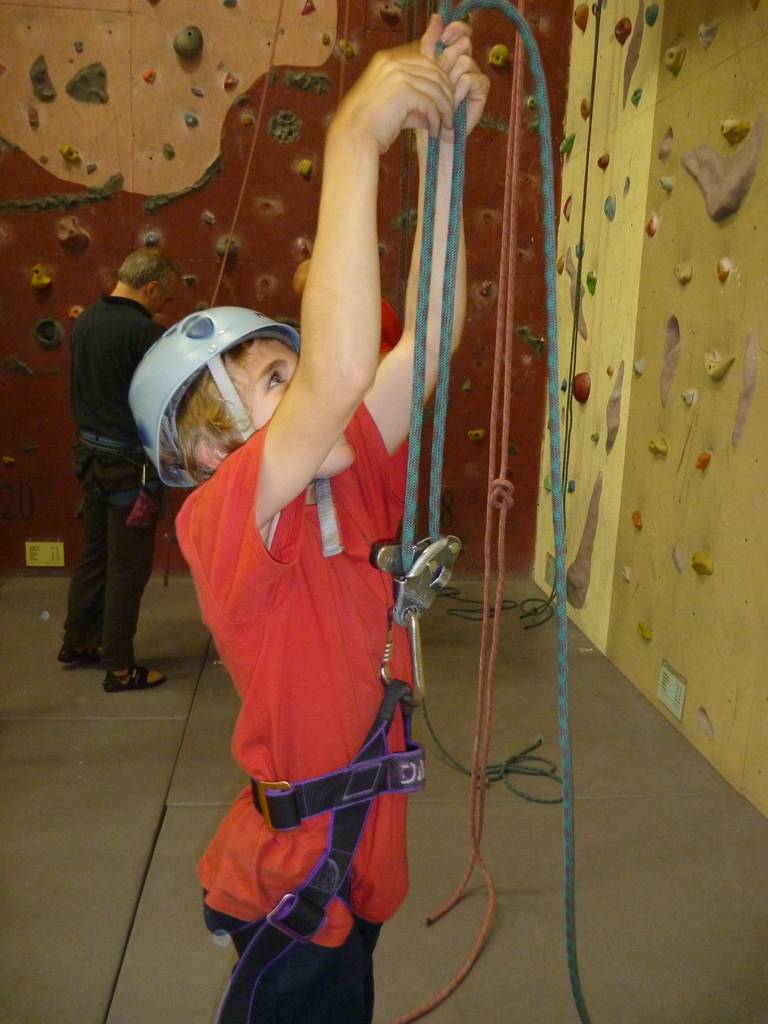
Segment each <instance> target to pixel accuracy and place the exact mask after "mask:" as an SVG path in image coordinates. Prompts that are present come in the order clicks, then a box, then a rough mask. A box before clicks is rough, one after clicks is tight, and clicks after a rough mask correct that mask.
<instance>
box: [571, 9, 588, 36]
mask: <svg viewBox="0 0 768 1024" xmlns="http://www.w3.org/2000/svg"><path fill="white" fill-rule="evenodd" d="M573 20H574V21H575V23H576V25H577V27H578V28H580V29H581V31H582V32H585V31H586V28H587V22H588V21H589V4H578V5H577V7H576V9H575V10H574V12H573Z"/></svg>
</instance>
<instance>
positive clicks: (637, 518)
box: [632, 509, 643, 530]
mask: <svg viewBox="0 0 768 1024" xmlns="http://www.w3.org/2000/svg"><path fill="white" fill-rule="evenodd" d="M632 525H633V526H634V528H635V529H636V530H642V528H643V513H642V512H641V511H640V510H639V509H635V511H634V512H633V513H632Z"/></svg>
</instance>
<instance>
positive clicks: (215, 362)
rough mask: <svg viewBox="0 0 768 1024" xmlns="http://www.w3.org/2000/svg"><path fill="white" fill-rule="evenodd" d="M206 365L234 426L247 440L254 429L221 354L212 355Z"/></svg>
mask: <svg viewBox="0 0 768 1024" xmlns="http://www.w3.org/2000/svg"><path fill="white" fill-rule="evenodd" d="M206 366H207V367H208V369H209V370H210V371H211V376H212V377H213V380H214V383H215V384H216V387H217V388H218V389H219V394H220V395H221V397H222V398H223V399H224V401H225V402H226V403H227V405H228V406H229V410H230V412H231V413H232V416H233V417H234V420H235V426H236V427H237V429H238V430H239V431H240V433H241V434H242V436H243V439H244V440H246V441H247V440H248V438H249V437H250V436H251V434H253V433H254V430H255V428H254V426H253V420H252V419H251V416H250V413H249V412H248V410H247V409H246V408H245V406H244V405H243V401H242V399H241V398H240V395H238V393H237V388H236V387H235V385H234V384H233V383H232V378H231V377H230V376H229V374H228V373H227V371H226V368H225V367H224V363H223V361H222V358H221V356H219V355H216V356H212V357H211V358H210V359H209V360H208V362H207V363H206Z"/></svg>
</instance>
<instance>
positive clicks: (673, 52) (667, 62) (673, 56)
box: [664, 46, 688, 75]
mask: <svg viewBox="0 0 768 1024" xmlns="http://www.w3.org/2000/svg"><path fill="white" fill-rule="evenodd" d="M687 52H688V51H687V50H686V48H685V47H684V46H670V48H669V49H668V50H667V52H666V53H665V54H664V67H665V68H666V69H667V71H671V72H672V74H673V75H679V74H680V68H681V67H682V66H683V62H684V61H685V55H686V54H687Z"/></svg>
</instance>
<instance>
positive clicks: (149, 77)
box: [141, 68, 157, 85]
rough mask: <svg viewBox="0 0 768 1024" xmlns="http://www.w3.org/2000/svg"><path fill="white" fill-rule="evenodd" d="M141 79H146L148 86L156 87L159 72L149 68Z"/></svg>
mask: <svg viewBox="0 0 768 1024" xmlns="http://www.w3.org/2000/svg"><path fill="white" fill-rule="evenodd" d="M141 77H142V78H143V79H144V81H145V82H146V83H147V85H154V84H155V79H156V78H157V72H156V71H155V69H154V68H148V69H147V70H146V71H145V72H144V74H143V75H142V76H141Z"/></svg>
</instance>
